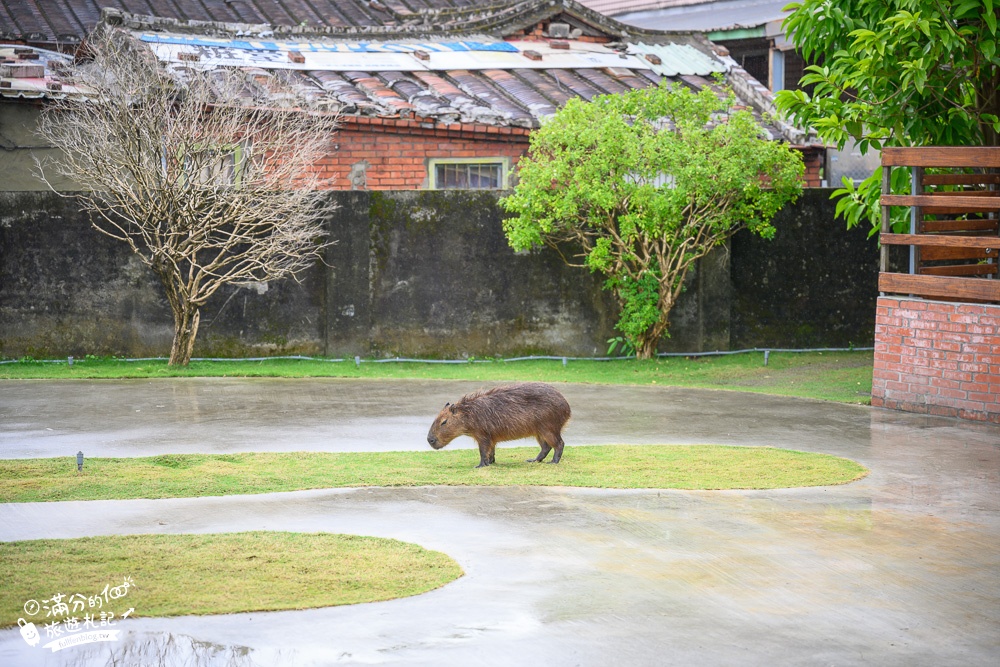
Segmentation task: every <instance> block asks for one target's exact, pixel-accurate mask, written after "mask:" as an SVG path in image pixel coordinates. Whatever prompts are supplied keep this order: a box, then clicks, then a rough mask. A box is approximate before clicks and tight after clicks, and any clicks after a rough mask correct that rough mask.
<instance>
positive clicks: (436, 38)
mask: <svg viewBox="0 0 1000 667" xmlns="http://www.w3.org/2000/svg"><path fill="white" fill-rule="evenodd" d="M88 1H89V0H76V1H74V0H64V1H63V2H61V3H59V6H61V7H68V6H71V5H72V6H76V5H82V4H88ZM383 2H384V4H383ZM119 4H121V5H130V4H138V3H131V2H130V1H129V0H119ZM221 4H226V3H223V2H221V0H220V2H214V0H199V1H194V0H191V1H188V2H173V3H170V6H173V7H181V6H183V7H188V6H190V7H191V8H193V9H191V10H190V11H188V12H186V15H194V16H200V17H202V18H198V19H193V20H191V21H185V20H180V19H179V18H178V17H177V16H168V17H149V16H146V15H141V16H133V15H129V14H125V13H122V12H120V11H114V10H111V11H108V10H106V11H105V13H104V20H105V22H106V23H108V24H109V25H114V26H118V27H120V28H121V29H125V30H129V31H130V32H131V33H132V34H133V35H134V36H135V37H136V38H138V39H140V40H142V41H143V42H145V43H147V44H148V45H149V46H150V48H152V49H153V51H154V53H155V54H156V55H157V57H158V58H159V59H160V60H161V61H162V62H165V63H167V64H168V66H170V67H172V68H175V69H177V70H178V71H183V69H184V68H188V67H198V68H206V67H207V68H211V67H241V68H243V69H245V70H246V71H247V72H248V73H249V74H250V75H251V76H250V77H249V79H250V80H252V81H254V82H256V83H257V84H258V85H259V88H260V90H259V93H260V95H261V96H262V97H265V98H266V97H267V95H268V92H267V91H268V90H269V87H268V86H267V85H266V84H267V81H268V80H269V79H270V78H272V77H274V78H275V79H276V80H280V81H281V82H282V83H283V84H285V85H284V86H283V87H284V88H286V89H287V88H288V87H290V88H291V89H292V90H294V91H296V92H297V93H298V94H299V96H300V97H301V98H305V99H306V100H308V101H309V102H310V103H311V104H313V105H317V106H323V107H325V108H329V109H335V110H338V111H340V112H341V113H342V114H344V115H345V116H354V117H368V118H375V117H377V118H382V119H392V118H396V119H401V120H412V119H418V120H421V121H427V122H430V123H433V124H438V125H444V126H448V125H454V124H456V123H462V124H467V123H472V124H476V125H477V126H487V127H491V126H495V127H513V128H534V127H538V126H539V124H540V123H541V121H542V120H543V119H544V118H545V117H546V116H549V115H551V114H553V113H555V111H556V110H557V109H558V108H559V107H560V106H561V105H563V104H565V102H566V101H567V100H568V99H569V98H571V97H576V96H579V97H583V98H584V99H590V98H592V97H594V96H595V95H599V94H603V93H620V92H624V91H627V90H630V89H633V88H643V87H647V86H652V85H656V84H658V83H659V82H660V81H661V80H662V79H664V78H666V79H669V80H670V81H673V82H677V83H681V84H683V85H687V86H690V87H691V88H694V89H700V88H703V87H706V86H714V85H715V84H714V82H713V81H712V80H711V77H712V75H713V74H716V73H720V74H724V75H725V77H726V80H727V82H728V83H729V84H730V85H731V86H732V88H733V89H734V91H735V92H736V94H737V97H738V102H739V103H740V104H743V105H745V106H747V107H750V108H752V109H754V110H755V112H756V113H757V115H758V118H759V119H760V123H761V125H762V126H763V127H765V128H766V129H767V130H769V131H770V132H771V133H772V135H773V136H775V137H779V138H784V139H787V140H790V141H792V142H793V143H802V136H801V133H797V132H796V131H795V130H794V129H793V128H790V127H788V126H786V125H784V124H777V123H775V122H773V121H771V120H765V114H766V112H767V111H769V110H770V104H771V98H770V93H769V91H767V89H766V88H764V86H762V85H760V84H759V83H758V82H756V81H755V80H753V79H752V78H751V77H749V75H747V74H746V72H744V71H743V70H742V69H741V68H739V67H738V66H737V65H736V63H735V62H733V61H732V60H731V59H729V58H727V57H725V56H720V55H717V54H715V53H713V51H712V48H711V44H710V43H708V42H707V41H705V40H704V39H702V38H699V37H697V36H695V35H690V34H679V35H678V34H672V33H650V32H643V33H641V34H640V35H639V36H638V37H631V36H629V35H628V34H622V31H623V28H622V26H623V24H616V23H614V21H613V20H612V19H607V18H606V17H601V16H600V15H597V14H595V13H593V12H591V11H590V10H588V9H585V8H583V7H582V6H581V5H579V4H577V3H576V2H573V1H572V0H526V1H524V2H501V3H496V4H492V5H489V4H476V5H473V4H472V3H470V2H466V1H465V0H422V1H421V0H405V4H404V3H403V0H373V1H372V2H368V1H367V0H354V1H353V2H352V1H351V0H347V1H344V2H338V3H324V2H319V1H318V0H310V1H309V2H300V1H293V0H283V2H282V3H280V5H281V6H283V7H286V8H297V9H296V11H299V10H301V11H305V9H306V8H308V7H313V8H315V7H319V6H326V4H330V5H332V4H336V5H337V6H338V7H339V13H338V14H336V16H337V17H339V18H337V20H338V21H342V22H344V23H346V22H347V21H348V19H347V18H344V17H348V16H349V17H350V21H352V22H353V23H352V24H351V26H352V27H350V28H349V29H347V31H346V32H345V31H344V30H341V29H340V28H338V29H337V31H327V30H325V29H324V30H323V31H320V32H316V31H311V32H309V33H308V34H304V33H300V32H299V31H298V30H297V29H287V30H279V29H278V28H277V27H276V26H268V25H253V24H246V23H238V24H235V23H225V24H224V23H219V22H213V23H204V22H201V21H203V19H204V18H205V17H206V16H207V17H208V18H211V19H213V20H215V19H216V18H217V17H218V16H219V15H217V14H216V13H213V12H210V11H209V10H211V9H213V8H215V7H216V6H217V5H221ZM230 4H232V5H233V7H239V6H244V5H245V6H246V7H248V8H256V9H254V11H257V10H260V8H261V7H275V6H277V3H271V2H264V0H255V1H254V2H248V3H243V2H242V1H241V2H236V3H230ZM143 5H144V6H147V7H148V6H151V5H152V6H157V7H163V6H167V5H166V3H157V2H151V3H143ZM9 6H10V4H9V3H2V2H0V8H4V7H9ZM350 7H354V8H355V9H357V12H355V11H354V10H351V11H348V9H347V8H350ZM403 7H409V9H407V10H406V12H403V10H402V8H403ZM380 8H381V9H380ZM422 8H431V9H435V10H441V11H439V12H437V13H434V14H433V16H434V17H436V19H435V20H437V19H440V20H441V21H444V18H442V17H451V18H449V19H448V20H449V21H450V23H448V24H447V25H448V26H449V27H448V28H447V29H443V28H442V25H444V24H443V23H440V22H439V23H434V22H433V21H431V26H430V29H428V27H427V26H423V27H420V26H410V25H409V24H406V23H405V22H404V23H403V24H401V25H399V24H397V25H387V23H385V22H383V23H382V24H381V27H379V28H378V31H377V32H374V33H373V32H371V31H369V30H368V29H367V28H365V27H364V26H369V25H372V22H370V21H369V22H368V23H365V22H364V21H368V19H365V18H364V17H366V16H367V17H369V18H371V17H372V16H374V15H375V14H373V12H375V13H376V14H378V15H379V16H382V17H383V19H384V16H389V15H391V16H393V17H395V19H396V20H399V17H401V16H404V15H406V16H409V15H412V14H414V12H415V11H416V10H420V9H422ZM361 9H365V12H361ZM195 10H197V11H195ZM230 10H232V11H237V10H235V9H233V8H232V7H230V9H229V10H227V11H230ZM238 11H241V12H246V11H249V9H240V10H238ZM275 11H277V10H275ZM289 11H291V9H289ZM310 11H311V10H310ZM393 12H395V13H393ZM417 13H419V11H418V12H417ZM425 14H426V15H427V16H431V15H432V14H431V13H426V12H425ZM299 15H300V14H295V16H294V17H293V18H298V16H299ZM383 15H384V16H383ZM457 15H461V16H464V17H466V19H467V20H464V21H458V19H454V16H457ZM257 16H258V15H257V14H253V15H252V16H251V17H250V18H254V17H257ZM285 16H286V18H285V19H282V20H290V19H288V18H287V16H291V14H290V13H288V12H285ZM227 17H228V15H227ZM503 17H505V18H506V20H507V21H508V22H507V23H503V21H501V20H500V18H503ZM512 17H513V18H512ZM526 17H530V21H528V22H527V23H526V22H525V21H526V20H527V19H526ZM595 17H596V18H595ZM224 18H225V17H224ZM329 20H333V19H328V21H329ZM486 23H489V26H486ZM460 25H462V26H466V27H468V26H473V25H479V26H480V27H484V26H485V27H488V28H489V29H483V30H481V31H476V30H471V29H460V28H459V26H460ZM359 26H361V31H360V32H359V31H358V30H357V28H358V27H359ZM581 26H582V27H581ZM286 27H287V26H286ZM585 32H588V33H590V34H589V35H587V34H585ZM39 53H42V52H41V51H39ZM46 62H48V61H46ZM53 66H55V69H54V68H53ZM57 66H58V60H57V59H55V58H54V57H53V60H52V63H51V66H48V67H47V70H46V75H47V76H48V77H49V78H50V79H51V78H53V77H58V75H59V72H58V71H57V69H58V68H57ZM36 73H37V72H36ZM16 79H18V77H17V76H16V75H14V76H12V75H11V73H10V72H8V73H7V78H5V79H4V80H3V81H2V82H0V96H5V97H7V96H11V95H14V94H15V90H22V89H24V88H26V87H31V86H33V87H34V88H33V89H34V90H36V91H37V92H38V93H39V95H43V94H45V93H44V89H45V86H46V85H48V83H49V82H48V81H46V80H44V79H43V80H40V81H35V82H34V83H31V84H29V83H25V82H22V81H19V80H16ZM8 81H9V82H10V85H9V86H8V87H7V88H4V87H2V85H3V84H6V83H7V82H8ZM39 86H40V87H41V88H39ZM18 96H21V97H23V96H25V95H24V94H19V95H18ZM267 101H268V102H269V103H271V104H282V103H287V102H286V101H285V100H284V99H282V98H276V97H273V96H272V97H269V98H267Z"/></svg>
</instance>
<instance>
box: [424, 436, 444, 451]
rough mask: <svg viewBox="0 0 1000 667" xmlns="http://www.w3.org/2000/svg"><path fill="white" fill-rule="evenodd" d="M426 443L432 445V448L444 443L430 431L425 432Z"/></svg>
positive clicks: (439, 446) (438, 447) (437, 447)
mask: <svg viewBox="0 0 1000 667" xmlns="http://www.w3.org/2000/svg"><path fill="white" fill-rule="evenodd" d="M427 444H428V445H430V446H431V447H433V448H434V449H441V448H442V447H444V445H442V444H441V441H440V440H438V439H437V438H436V437H434V435H433V434H431V433H428V434H427Z"/></svg>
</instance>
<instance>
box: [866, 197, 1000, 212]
mask: <svg viewBox="0 0 1000 667" xmlns="http://www.w3.org/2000/svg"><path fill="white" fill-rule="evenodd" d="M942 199H946V200H947V201H941V200H942ZM881 203H882V206H921V207H926V208H927V209H931V208H933V209H940V210H944V209H948V210H949V211H954V212H956V213H978V212H981V211H1000V197H992V196H990V197H980V196H976V195H972V194H970V193H961V194H960V195H958V196H954V197H941V196H939V195H936V194H933V195H882V202H881ZM926 212H927V211H925V213H926Z"/></svg>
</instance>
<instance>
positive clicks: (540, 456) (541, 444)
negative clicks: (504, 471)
mask: <svg viewBox="0 0 1000 667" xmlns="http://www.w3.org/2000/svg"><path fill="white" fill-rule="evenodd" d="M535 440H537V441H538V446H539V447H541V448H542V451H540V452H538V456H536V457H535V458H533V459H528V463H540V462H542V461H544V460H545V457H546V456H548V455H549V452H550V451H552V448H551V447H549V443H547V442H545V438H543V437H542V436H540V435H536V436H535Z"/></svg>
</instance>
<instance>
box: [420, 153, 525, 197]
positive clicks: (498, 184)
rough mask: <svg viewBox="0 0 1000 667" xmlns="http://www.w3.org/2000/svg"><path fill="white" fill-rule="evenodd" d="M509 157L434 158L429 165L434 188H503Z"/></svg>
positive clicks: (505, 184) (505, 185)
mask: <svg viewBox="0 0 1000 667" xmlns="http://www.w3.org/2000/svg"><path fill="white" fill-rule="evenodd" d="M509 167H510V161H509V159H508V158H457V159H433V160H431V161H430V164H429V166H428V174H429V176H430V188H431V189H432V190H502V189H504V188H506V187H507V172H508V170H509Z"/></svg>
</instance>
